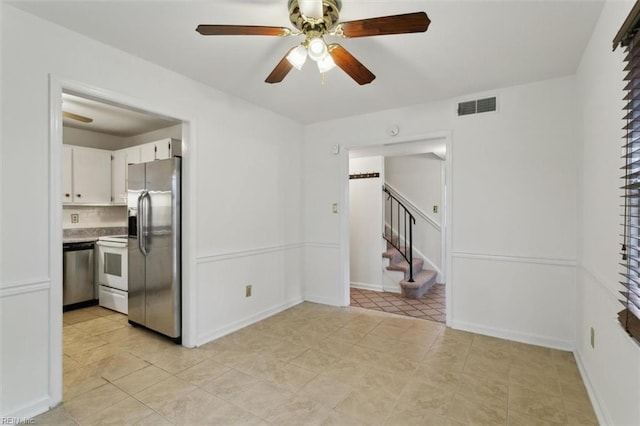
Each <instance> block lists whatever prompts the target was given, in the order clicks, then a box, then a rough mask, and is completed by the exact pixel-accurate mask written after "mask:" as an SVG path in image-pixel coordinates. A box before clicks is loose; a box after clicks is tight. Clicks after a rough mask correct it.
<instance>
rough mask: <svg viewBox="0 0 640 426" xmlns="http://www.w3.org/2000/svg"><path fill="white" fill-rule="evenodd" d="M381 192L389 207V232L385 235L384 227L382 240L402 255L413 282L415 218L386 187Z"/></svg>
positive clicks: (410, 279)
mask: <svg viewBox="0 0 640 426" xmlns="http://www.w3.org/2000/svg"><path fill="white" fill-rule="evenodd" d="M382 191H383V192H385V193H386V194H387V197H386V201H385V203H386V204H387V205H388V207H389V215H390V218H389V219H390V220H389V232H388V233H387V227H386V226H385V227H384V235H383V238H384V239H385V240H387V241H388V242H389V244H391V245H392V246H393V247H395V249H396V250H398V251H399V252H400V254H402V257H404V259H405V260H406V261H407V262H408V264H409V282H414V280H413V225H414V224H415V223H416V218H415V217H414V216H413V215H412V214H411V212H410V211H409V210H408V209H407V208H406V207H405V206H404V204H402V202H400V200H398V199H397V198H396V197H395V196H394V195H393V194H392V193H391V191H389V189H388V188H387V186H386V185H383V186H382ZM394 202H395V203H396V206H395V207H396V210H397V214H396V222H397V223H394V221H393V208H394V205H393V203H394ZM387 205H385V212H386V211H387V208H386V207H387ZM401 212H402V213H403V215H402V216H403V219H404V227H403V228H402V230H401V228H400V213H401ZM407 222H408V223H409V235H408V237H409V238H408V239H407ZM394 224H396V225H397V226H396V228H395V230H394ZM394 232H395V235H396V238H395V239H394ZM401 232H402V235H403V237H404V247H401V245H400V241H401V239H400V235H401Z"/></svg>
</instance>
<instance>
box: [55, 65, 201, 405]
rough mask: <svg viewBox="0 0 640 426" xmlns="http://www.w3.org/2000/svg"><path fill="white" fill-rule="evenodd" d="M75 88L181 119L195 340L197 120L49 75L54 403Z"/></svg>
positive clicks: (187, 301) (189, 315) (188, 333)
mask: <svg viewBox="0 0 640 426" xmlns="http://www.w3.org/2000/svg"><path fill="white" fill-rule="evenodd" d="M63 92H70V93H75V94H78V95H81V96H86V97H90V98H95V99H97V100H102V101H105V102H107V103H114V104H118V105H123V106H127V107H130V108H132V109H137V110H140V111H143V112H148V113H151V114H155V115H160V116H164V117H170V118H172V119H175V120H179V121H182V144H183V147H182V148H183V149H182V154H183V170H185V169H186V170H187V173H183V174H182V177H183V181H182V187H183V190H182V345H183V346H186V347H194V346H195V345H196V336H197V329H196V307H197V305H196V300H197V294H196V292H197V286H196V256H195V255H196V238H195V235H196V234H197V233H196V232H195V231H196V214H195V194H196V176H197V173H196V161H195V159H196V158H197V156H196V154H195V152H196V148H197V147H196V143H195V141H196V137H195V128H196V120H195V118H193V117H189V116H185V115H184V114H183V113H182V112H181V111H177V110H176V109H174V108H173V107H172V105H171V104H162V105H159V104H158V102H153V101H148V100H141V99H139V98H134V97H131V96H127V95H123V94H122V93H118V92H115V91H111V90H106V89H102V88H98V87H95V86H92V85H89V84H87V83H84V82H80V81H76V80H71V79H66V78H62V77H60V76H58V75H55V74H50V75H49V230H48V231H49V232H48V234H49V253H50V254H49V273H50V281H51V285H50V291H49V398H50V399H49V406H50V407H53V406H55V405H57V404H58V403H60V402H61V401H62V374H63V370H62V368H63V367H62V364H63V343H62V327H63V324H62V142H63V139H62V93H63Z"/></svg>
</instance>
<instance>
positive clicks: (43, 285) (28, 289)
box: [0, 279, 62, 306]
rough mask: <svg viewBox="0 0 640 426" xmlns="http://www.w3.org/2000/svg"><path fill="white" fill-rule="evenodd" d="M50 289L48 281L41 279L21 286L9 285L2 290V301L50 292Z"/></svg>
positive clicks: (0, 291)
mask: <svg viewBox="0 0 640 426" xmlns="http://www.w3.org/2000/svg"><path fill="white" fill-rule="evenodd" d="M50 287H51V283H50V281H49V280H48V279H41V280H37V281H32V282H25V283H20V284H9V285H6V286H4V287H2V288H0V299H4V298H5V297H11V296H17V295H20V294H26V293H34V292H37V291H43V290H49V288H50ZM61 306H62V305H61Z"/></svg>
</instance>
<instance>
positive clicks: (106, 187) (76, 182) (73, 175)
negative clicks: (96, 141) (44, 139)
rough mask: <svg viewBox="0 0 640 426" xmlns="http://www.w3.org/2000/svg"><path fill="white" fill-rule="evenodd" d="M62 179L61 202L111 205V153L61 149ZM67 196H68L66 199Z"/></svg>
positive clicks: (83, 149)
mask: <svg viewBox="0 0 640 426" xmlns="http://www.w3.org/2000/svg"><path fill="white" fill-rule="evenodd" d="M62 179H63V191H64V192H63V194H62V200H63V202H65V203H73V204H111V151H107V150H104V149H95V148H85V147H80V146H72V147H71V146H66V147H64V150H63V178H62ZM69 181H70V182H71V185H69ZM67 191H68V192H67ZM69 193H70V194H71V196H70V197H68V196H66V194H69Z"/></svg>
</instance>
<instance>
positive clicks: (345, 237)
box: [307, 130, 453, 326]
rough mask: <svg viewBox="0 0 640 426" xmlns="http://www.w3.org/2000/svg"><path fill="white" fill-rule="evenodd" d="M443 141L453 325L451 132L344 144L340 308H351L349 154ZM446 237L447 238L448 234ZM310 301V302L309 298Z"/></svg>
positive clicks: (448, 299) (448, 292)
mask: <svg viewBox="0 0 640 426" xmlns="http://www.w3.org/2000/svg"><path fill="white" fill-rule="evenodd" d="M439 139H443V140H444V142H445V145H446V147H447V148H446V151H447V155H446V159H445V162H444V164H445V176H446V178H447V180H446V182H445V184H447V185H449V187H448V190H447V191H446V197H445V199H444V205H445V211H446V216H445V226H444V228H442V229H443V231H441V232H442V234H443V240H442V241H443V242H444V241H445V239H446V246H443V258H444V259H445V261H444V264H445V265H446V266H447V272H446V274H445V277H446V280H447V284H448V285H447V286H446V290H445V292H446V324H447V326H449V325H450V323H451V312H453V309H452V297H453V288H452V287H453V286H452V284H451V283H452V280H451V270H450V265H451V253H450V251H449V248H450V247H451V232H450V229H451V228H450V227H447V226H449V225H450V224H451V223H452V217H453V216H452V214H451V211H452V209H451V200H452V197H451V194H452V190H451V165H452V158H453V156H452V152H451V148H452V146H451V131H447V130H445V131H439V132H433V133H428V134H415V135H407V136H401V137H397V136H396V137H394V139H390V138H389V137H386V138H378V139H374V140H370V139H366V140H360V141H357V142H355V143H354V142H353V141H348V142H346V143H342V144H340V145H342V146H343V147H344V149H342V150H340V154H339V158H338V161H339V167H338V182H339V185H340V186H339V193H340V198H339V199H340V202H341V203H342V208H341V209H340V210H339V213H338V214H339V220H338V222H339V225H338V227H339V234H340V236H339V238H340V293H339V294H340V295H341V296H340V299H341V304H338V305H337V306H348V305H349V301H350V298H349V285H350V277H349V151H350V150H355V151H357V150H361V149H364V148H371V147H376V146H377V147H380V151H379V152H377V153H376V154H375V155H382V156H384V147H392V146H393V145H396V144H400V143H412V142H416V143H417V142H424V141H429V140H439ZM445 234H446V235H445ZM307 300H309V299H307ZM316 300H318V303H326V304H329V305H335V303H331V302H329V301H328V300H326V301H324V300H325V298H321V299H316Z"/></svg>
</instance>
